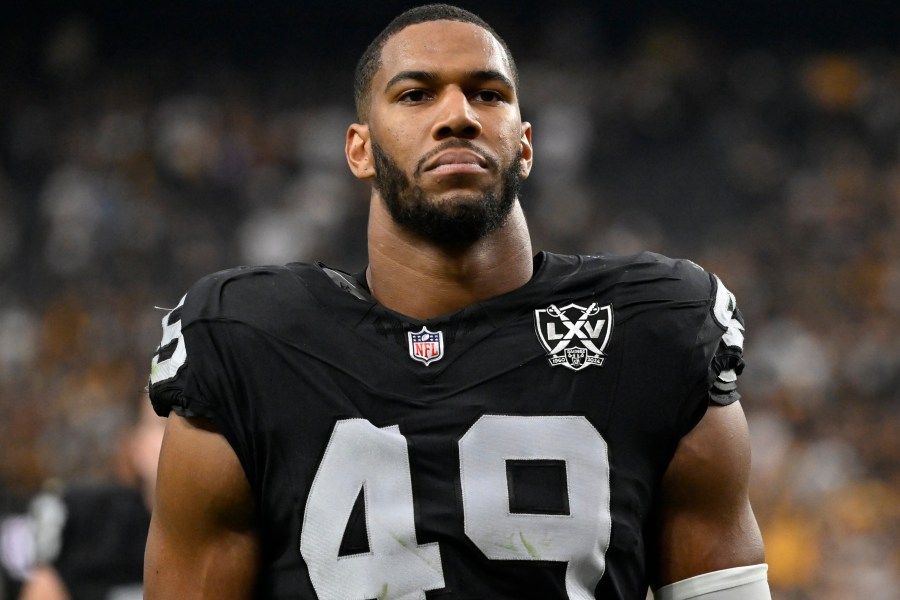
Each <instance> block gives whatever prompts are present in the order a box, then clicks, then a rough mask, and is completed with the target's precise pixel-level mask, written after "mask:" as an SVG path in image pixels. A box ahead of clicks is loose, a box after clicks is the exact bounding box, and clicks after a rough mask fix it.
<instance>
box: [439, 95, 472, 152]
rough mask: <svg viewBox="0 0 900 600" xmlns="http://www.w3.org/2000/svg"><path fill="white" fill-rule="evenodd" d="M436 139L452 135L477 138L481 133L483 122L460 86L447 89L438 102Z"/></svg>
mask: <svg viewBox="0 0 900 600" xmlns="http://www.w3.org/2000/svg"><path fill="white" fill-rule="evenodd" d="M432 135H433V136H434V139H436V140H443V139H447V138H451V137H460V138H465V139H475V138H477V137H478V136H479V135H481V123H480V121H479V120H478V113H477V112H475V110H474V108H473V107H472V104H471V103H470V102H469V98H468V97H467V96H466V94H465V93H464V92H463V91H462V90H461V89H459V88H450V89H447V90H445V92H444V94H443V95H442V98H441V99H440V102H439V103H438V118H437V119H436V120H435V123H434V126H433V128H432Z"/></svg>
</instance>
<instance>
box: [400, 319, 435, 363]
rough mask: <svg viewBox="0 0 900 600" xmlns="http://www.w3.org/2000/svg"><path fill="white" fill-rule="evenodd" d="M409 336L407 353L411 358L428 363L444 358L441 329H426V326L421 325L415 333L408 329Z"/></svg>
mask: <svg viewBox="0 0 900 600" xmlns="http://www.w3.org/2000/svg"><path fill="white" fill-rule="evenodd" d="M407 335H408V336H409V355H410V356H411V357H412V358H413V360H417V361H419V362H421V363H425V366H428V365H430V364H431V363H433V362H434V361H436V360H441V359H442V358H444V334H443V332H441V331H428V328H427V327H424V326H423V327H422V329H421V330H419V331H418V332H416V333H413V332H412V331H410V332H409V333H408V334H407Z"/></svg>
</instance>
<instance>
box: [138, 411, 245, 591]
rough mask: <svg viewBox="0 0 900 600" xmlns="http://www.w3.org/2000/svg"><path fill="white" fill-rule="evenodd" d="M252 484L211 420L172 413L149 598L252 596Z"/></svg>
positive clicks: (149, 558)
mask: <svg viewBox="0 0 900 600" xmlns="http://www.w3.org/2000/svg"><path fill="white" fill-rule="evenodd" d="M258 554H259V549H258V538H257V534H256V524H255V520H254V504H253V497H252V493H251V491H250V486H249V484H248V482H247V479H246V477H245V475H244V471H243V469H242V468H241V465H240V462H239V461H238V458H237V456H236V455H235V453H234V450H233V449H232V448H231V446H230V445H229V444H228V442H227V441H226V440H225V438H224V437H223V436H222V435H220V434H219V433H217V432H216V431H215V430H214V429H213V428H212V426H211V425H210V424H209V423H208V422H205V421H202V420H196V419H191V420H188V419H185V418H182V417H179V416H176V415H174V414H172V415H170V417H169V420H168V423H167V424H166V433H165V436H164V438H163V444H162V449H161V451H160V457H159V472H158V475H157V488H156V501H155V504H154V507H153V516H152V519H151V522H150V533H149V536H148V539H147V550H146V555H145V560H144V585H145V593H146V597H147V598H149V599H152V598H226V599H227V598H234V599H238V598H249V597H251V596H252V595H253V586H254V582H255V579H256V575H257V571H258V564H259V559H258Z"/></svg>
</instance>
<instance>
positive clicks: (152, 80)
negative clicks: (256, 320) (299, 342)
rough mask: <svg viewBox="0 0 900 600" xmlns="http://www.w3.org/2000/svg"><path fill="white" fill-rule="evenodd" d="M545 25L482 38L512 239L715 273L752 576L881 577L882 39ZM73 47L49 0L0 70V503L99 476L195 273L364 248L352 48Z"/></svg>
mask: <svg viewBox="0 0 900 600" xmlns="http://www.w3.org/2000/svg"><path fill="white" fill-rule="evenodd" d="M544 25H545V27H543V28H542V30H541V31H542V33H541V35H540V36H539V37H537V38H535V39H532V40H530V41H529V43H528V45H527V46H526V45H524V44H523V43H522V42H521V40H518V39H516V38H515V36H514V35H513V36H509V37H510V38H511V39H509V41H510V45H511V46H512V47H513V50H514V52H516V54H517V57H518V60H519V69H520V71H521V75H522V109H523V114H524V117H525V119H526V120H528V121H530V122H532V123H533V125H534V144H535V155H536V156H535V170H534V172H533V175H532V178H531V179H530V180H529V181H528V182H526V183H525V184H524V188H523V193H522V197H523V202H524V206H525V210H526V214H528V215H529V217H530V224H531V227H532V230H533V234H534V237H535V248H536V249H548V250H552V251H558V252H587V253H590V252H599V251H611V252H617V253H631V252H635V251H638V250H642V249H645V248H646V249H652V250H654V251H658V252H661V253H664V254H667V255H670V256H687V257H690V258H692V259H693V260H695V261H696V262H698V263H700V264H701V265H702V266H704V267H705V268H707V269H709V270H711V271H713V272H716V273H717V274H718V275H719V276H720V277H721V278H722V279H723V280H724V281H725V283H726V284H727V285H728V286H729V288H730V289H731V290H732V291H733V292H734V293H735V295H736V296H737V298H738V303H739V305H740V306H741V308H742V310H743V312H744V314H745V317H746V321H747V338H746V339H747V354H746V358H747V363H748V367H747V369H746V371H745V375H744V376H743V377H742V381H741V389H742V392H743V404H744V407H745V410H746V412H747V414H748V418H749V421H750V429H751V435H752V439H753V453H754V454H753V494H752V495H753V501H754V506H755V509H756V512H757V516H758V518H759V521H760V524H761V526H762V529H763V534H764V536H765V539H766V543H767V560H768V562H769V564H770V582H771V585H772V589H773V598H775V599H776V600H808V599H813V598H814V599H816V600H832V599H834V600H838V599H841V600H843V599H846V598H867V599H869V600H879V599H888V598H894V597H896V596H895V594H896V590H897V589H900V541H898V540H900V100H898V99H900V54H898V53H897V52H896V51H888V50H886V49H882V48H879V47H878V45H877V44H873V45H872V46H869V47H860V48H854V49H852V50H847V49H845V50H841V51H835V50H827V49H822V48H818V47H816V46H814V45H785V44H772V45H759V46H753V45H749V46H748V45H743V46H742V47H740V48H734V47H732V46H730V45H729V44H728V43H727V40H723V39H722V38H721V37H717V36H715V35H709V34H708V33H707V32H705V31H703V30H698V29H696V28H691V27H688V26H684V25H678V24H674V23H660V24H656V25H654V26H648V27H646V28H644V29H642V30H641V31H640V33H639V34H636V35H635V36H634V37H633V39H632V40H630V41H629V43H628V44H625V45H623V46H622V47H621V48H617V49H616V50H615V51H614V52H613V51H609V50H608V49H607V50H605V49H604V48H603V47H602V45H601V44H600V43H599V42H597V40H596V36H595V32H594V31H593V30H592V28H591V26H590V24H589V23H586V22H585V20H584V19H580V18H579V15H578V14H577V13H575V14H571V15H568V16H567V15H565V14H561V15H559V18H558V19H556V20H555V21H552V22H549V23H546V24H544ZM500 29H501V31H503V28H502V26H501V27H500ZM96 45H97V38H96V32H95V30H94V29H93V28H92V24H91V23H90V21H85V20H80V19H72V20H65V21H61V22H60V23H59V24H58V26H57V27H56V28H54V29H53V30H52V31H51V32H50V34H49V35H47V36H46V38H45V39H44V40H43V42H42V46H41V48H40V52H39V53H38V54H39V57H38V59H36V63H35V67H36V68H35V72H34V73H33V74H31V75H30V76H23V75H22V71H21V70H13V69H11V70H10V71H9V72H8V73H2V74H0V90H2V91H0V114H2V115H3V118H2V120H0V274H2V277H0V415H2V419H0V440H2V441H0V446H2V452H0V502H2V503H3V504H2V505H0V514H2V513H3V512H6V513H10V514H14V513H16V512H17V511H19V510H20V508H21V507H22V506H24V503H25V502H26V501H27V499H28V498H29V497H30V496H31V495H32V494H34V493H36V492H37V491H38V490H40V489H41V488H42V487H43V486H45V485H47V482H48V481H53V480H57V481H63V482H66V481H75V480H78V481H88V480H102V479H103V478H105V477H109V476H110V474H111V473H112V472H113V471H114V468H115V462H116V448H117V439H118V436H120V435H121V432H122V431H123V430H124V429H125V428H126V427H127V425H128V424H129V422H130V419H131V415H130V412H129V411H131V410H132V409H131V407H129V405H128V402H127V401H128V400H129V399H131V398H133V397H134V396H135V394H136V393H138V392H139V390H140V389H141V387H142V386H143V385H145V382H146V378H147V375H148V369H149V360H150V356H151V354H152V352H153V350H154V349H155V347H156V345H157V343H158V340H159V336H160V332H161V329H160V319H161V318H162V316H163V314H164V313H163V312H162V311H161V310H158V309H157V307H159V308H165V307H171V306H173V305H174V304H176V303H177V302H178V299H179V298H180V296H181V295H182V294H183V293H184V291H185V290H186V289H187V287H188V286H189V285H190V284H191V283H192V282H193V281H194V280H196V279H197V278H198V277H200V276H201V275H203V274H205V273H208V272H211V271H216V270H219V269H223V268H227V267H230V266H234V265H237V264H265V263H285V262H290V261H294V260H302V261H310V260H321V261H323V262H325V263H326V264H329V265H331V266H335V267H337V268H342V269H345V270H348V271H357V270H359V269H361V268H362V267H363V266H364V265H365V238H364V234H365V220H366V214H367V207H368V206H367V201H368V189H367V187H366V186H365V185H363V184H360V183H359V182H357V181H355V180H354V179H353V178H352V176H351V175H350V174H349V171H348V170H347V168H346V164H345V162H344V158H343V139H344V131H345V128H346V125H347V124H349V123H350V122H352V121H353V120H354V115H353V110H352V101H351V77H350V71H351V69H352V63H349V64H344V63H341V64H332V63H329V62H328V61H327V60H322V61H320V62H314V61H298V62H297V63H290V62H284V61H272V62H269V63H266V64H263V65H255V66H254V68H246V67H243V66H241V65H235V64H233V63H231V62H229V61H227V60H221V59H218V58H216V56H215V54H214V53H212V54H211V55H204V54H198V55H191V56H183V57H179V60H175V59H173V57H172V56H168V57H167V56H165V55H157V54H153V53H147V54H146V55H144V56H137V57H129V58H128V59H121V60H115V59H111V58H108V57H101V56H100V54H99V53H98V52H97V48H96ZM361 50H362V48H359V51H361ZM4 509H5V510H4ZM8 524H10V523H8ZM12 525H15V523H12ZM12 529H14V528H13V527H7V528H6V530H7V531H9V530H12ZM10 535H12V534H10ZM14 546H15V544H13V543H12V542H9V541H8V540H6V541H4V539H3V537H2V536H0V553H2V552H3V551H4V549H5V551H6V553H7V555H8V554H10V552H12V551H11V550H10V548H12V547H14ZM13 554H14V552H13ZM7 559H9V556H7ZM16 560H18V563H21V564H25V563H27V560H25V559H22V558H21V557H19V559H15V557H13V559H12V560H10V562H11V563H16Z"/></svg>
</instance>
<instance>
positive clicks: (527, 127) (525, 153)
mask: <svg viewBox="0 0 900 600" xmlns="http://www.w3.org/2000/svg"><path fill="white" fill-rule="evenodd" d="M519 143H520V144H521V149H522V160H521V161H520V162H521V165H520V167H519V176H520V177H521V178H522V179H527V178H528V175H529V173H531V163H532V161H533V159H534V150H533V148H532V146H531V123H528V122H527V121H522V139H521V140H520V141H519Z"/></svg>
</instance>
